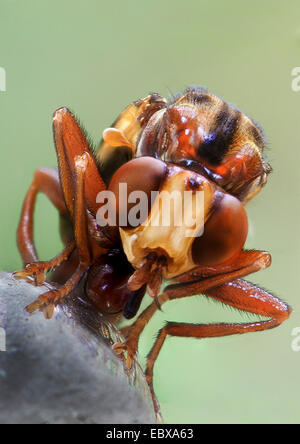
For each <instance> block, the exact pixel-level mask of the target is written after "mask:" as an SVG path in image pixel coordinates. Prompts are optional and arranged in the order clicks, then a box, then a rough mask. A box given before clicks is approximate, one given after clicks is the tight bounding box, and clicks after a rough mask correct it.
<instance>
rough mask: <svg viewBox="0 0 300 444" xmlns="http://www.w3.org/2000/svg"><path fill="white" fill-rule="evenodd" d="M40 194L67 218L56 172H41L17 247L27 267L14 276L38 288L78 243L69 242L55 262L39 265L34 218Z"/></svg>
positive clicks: (28, 197) (27, 200) (27, 201)
mask: <svg viewBox="0 0 300 444" xmlns="http://www.w3.org/2000/svg"><path fill="white" fill-rule="evenodd" d="M39 192H43V193H44V194H45V195H46V196H47V197H48V198H49V199H50V201H51V202H52V203H53V205H54V206H55V207H56V208H57V210H58V211H59V212H60V215H61V216H62V217H65V218H67V217H68V212H67V208H66V206H65V202H64V198H63V194H62V190H61V186H60V182H59V176H58V173H57V171H56V170H54V169H48V168H40V169H38V170H37V171H36V172H35V174H34V178H33V182H32V184H31V186H30V188H29V190H28V192H27V195H26V197H25V200H24V204H23V209H22V214H21V218H20V222H19V226H18V231H17V244H18V248H19V251H20V253H21V257H22V260H23V263H24V265H27V264H28V265H27V266H26V267H25V269H24V270H21V271H18V272H16V273H15V274H14V276H15V278H16V279H25V280H26V281H28V282H29V283H35V284H36V285H42V284H43V283H44V282H45V273H47V272H48V271H50V270H52V269H54V268H56V267H58V266H59V265H60V264H61V263H62V262H63V261H65V260H67V259H68V257H69V256H70V254H71V253H72V251H73V250H74V248H75V243H74V242H72V241H70V242H69V243H68V244H67V246H66V248H65V249H64V250H63V251H62V253H60V254H59V255H58V256H56V257H55V258H54V259H52V260H50V261H46V262H38V255H37V252H36V248H35V245H34V240H33V226H34V221H33V215H34V208H35V203H36V198H37V194H38V193H39Z"/></svg>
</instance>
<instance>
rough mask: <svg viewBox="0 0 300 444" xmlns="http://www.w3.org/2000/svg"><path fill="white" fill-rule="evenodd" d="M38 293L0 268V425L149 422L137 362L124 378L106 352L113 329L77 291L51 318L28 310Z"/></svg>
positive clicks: (150, 409)
mask: <svg viewBox="0 0 300 444" xmlns="http://www.w3.org/2000/svg"><path fill="white" fill-rule="evenodd" d="M44 291H45V287H39V288H36V287H33V286H31V285H30V284H27V283H25V282H23V281H16V280H15V279H14V278H13V277H12V275H11V274H10V273H6V272H1V273H0V327H1V332H2V348H3V339H4V338H3V332H4V330H5V332H6V351H0V423H1V424H143V423H144V424H147V423H148V424H153V423H156V419H155V412H154V408H153V402H152V399H151V395H150V392H149V389H148V385H147V382H146V380H145V377H144V374H143V372H142V369H141V368H140V366H139V364H138V363H136V364H135V370H134V371H132V372H131V373H130V374H129V375H126V373H125V372H124V369H123V363H122V361H121V360H120V359H119V358H118V357H117V356H115V354H114V353H113V352H112V351H111V344H112V343H114V342H119V341H120V340H123V339H122V338H121V337H120V334H119V332H118V330H116V329H115V327H114V326H113V325H112V324H110V323H109V322H108V321H107V320H106V319H105V318H104V317H103V316H102V315H101V314H99V313H97V312H96V311H95V310H94V309H93V307H92V306H91V305H90V304H89V303H88V302H86V301H84V300H81V299H80V298H78V295H77V296H76V294H74V295H72V296H71V297H70V298H68V300H67V301H66V303H65V304H63V305H61V306H60V307H58V308H57V309H56V310H55V315H54V317H53V319H51V320H45V319H44V317H43V315H42V314H41V313H39V314H36V315H33V316H29V315H27V313H26V312H25V310H24V307H25V306H26V305H28V304H29V303H31V302H32V301H33V300H34V299H35V298H36V297H37V296H38V295H39V294H40V293H41V292H44ZM3 329H4V330H3Z"/></svg>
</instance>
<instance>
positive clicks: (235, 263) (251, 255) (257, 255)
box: [114, 250, 271, 365]
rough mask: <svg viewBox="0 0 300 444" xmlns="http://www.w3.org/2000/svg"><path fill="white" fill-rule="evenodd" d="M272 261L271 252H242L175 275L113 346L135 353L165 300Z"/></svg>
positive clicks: (209, 286)
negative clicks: (141, 336)
mask: <svg viewBox="0 0 300 444" xmlns="http://www.w3.org/2000/svg"><path fill="white" fill-rule="evenodd" d="M270 263H271V258H270V255H269V254H268V253H266V252H264V251H254V250H251V251H241V252H240V253H239V255H237V256H236V257H235V258H234V259H233V260H232V261H231V262H227V263H226V264H221V265H219V266H216V267H202V268H195V269H194V270H191V271H190V272H187V273H185V274H182V275H180V276H178V277H176V278H174V280H173V281H174V282H176V283H175V284H172V285H168V286H167V287H166V288H165V290H164V292H163V294H161V295H160V296H158V298H157V301H154V302H153V303H152V304H150V305H149V306H148V307H147V308H146V309H145V310H144V311H143V312H142V313H141V315H140V316H139V317H138V318H137V320H136V321H135V322H134V323H133V324H132V326H131V329H130V331H129V333H128V336H127V340H126V343H124V344H115V345H114V349H115V350H116V351H121V350H122V349H126V350H130V353H129V355H131V356H134V355H135V353H136V351H137V348H138V341H139V337H140V335H141V333H142V331H143V330H144V328H145V327H146V325H147V324H148V322H149V321H150V319H151V318H152V316H153V315H154V314H155V312H156V311H157V309H158V307H159V306H162V305H163V304H164V303H165V302H167V301H169V300H172V299H179V298H182V297H188V296H193V295H197V294H201V293H204V292H206V291H207V290H208V289H209V288H212V287H216V286H219V285H222V284H223V283H226V282H230V281H232V280H234V279H238V278H240V277H243V276H246V275H248V274H250V273H253V272H255V271H258V270H261V269H263V268H266V267H268V266H269V265H270ZM131 361H132V360H131ZM131 361H130V359H129V360H128V363H127V364H128V365H130V362H131Z"/></svg>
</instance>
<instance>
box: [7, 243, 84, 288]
mask: <svg viewBox="0 0 300 444" xmlns="http://www.w3.org/2000/svg"><path fill="white" fill-rule="evenodd" d="M75 247H76V243H75V241H71V242H70V243H69V244H68V245H67V246H66V248H65V249H64V250H63V251H62V252H61V253H60V254H59V255H57V256H56V257H55V258H54V259H51V260H50V261H47V262H33V263H32V264H28V265H26V267H25V268H24V270H21V271H17V272H16V273H14V278H15V279H24V280H26V281H27V282H29V283H30V284H35V285H43V284H44V282H45V280H46V273H48V271H52V270H55V268H57V267H59V266H60V265H61V264H62V263H63V262H64V261H66V260H67V259H68V258H69V257H70V255H71V254H72V252H73V250H74V249H75Z"/></svg>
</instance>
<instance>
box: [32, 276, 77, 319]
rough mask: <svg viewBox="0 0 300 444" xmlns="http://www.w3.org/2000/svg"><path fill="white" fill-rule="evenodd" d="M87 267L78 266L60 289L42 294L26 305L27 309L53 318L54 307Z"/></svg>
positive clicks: (72, 287) (70, 289)
mask: <svg viewBox="0 0 300 444" xmlns="http://www.w3.org/2000/svg"><path fill="white" fill-rule="evenodd" d="M84 272H85V269H83V268H82V267H78V268H77V270H76V271H75V273H74V274H73V276H72V277H71V278H70V279H69V280H68V281H67V282H66V283H65V285H63V286H62V287H60V288H59V289H54V290H50V291H47V292H46V293H44V294H41V295H40V296H39V297H38V298H37V300H36V301H34V302H33V303H32V304H30V305H28V306H27V307H26V311H27V312H28V313H30V314H33V313H34V312H35V311H41V312H43V313H44V316H45V318H46V319H51V318H52V316H53V313H54V307H55V306H56V305H58V304H59V303H60V302H61V301H62V300H63V299H64V298H65V297H66V296H67V295H68V294H69V293H71V291H72V290H73V289H74V288H75V287H76V285H77V284H78V282H79V281H80V279H81V277H82V275H83V274H84Z"/></svg>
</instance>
